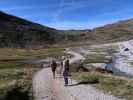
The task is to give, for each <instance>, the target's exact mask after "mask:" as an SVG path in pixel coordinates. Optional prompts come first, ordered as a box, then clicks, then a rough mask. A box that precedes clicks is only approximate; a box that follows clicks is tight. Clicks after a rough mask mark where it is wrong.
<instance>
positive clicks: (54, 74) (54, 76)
mask: <svg viewBox="0 0 133 100" xmlns="http://www.w3.org/2000/svg"><path fill="white" fill-rule="evenodd" d="M52 73H53V78H54V79H55V71H52Z"/></svg>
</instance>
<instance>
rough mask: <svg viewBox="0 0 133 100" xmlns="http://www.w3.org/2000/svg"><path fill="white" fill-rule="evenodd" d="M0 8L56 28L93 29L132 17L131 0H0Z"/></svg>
mask: <svg viewBox="0 0 133 100" xmlns="http://www.w3.org/2000/svg"><path fill="white" fill-rule="evenodd" d="M0 10H1V11H3V12H6V13H9V14H12V15H15V16H19V17H22V18H25V19H27V20H30V21H33V22H36V23H39V24H43V25H45V26H49V27H53V28H57V29H63V30H66V29H92V28H95V27H99V26H102V25H105V24H110V23H114V22H116V21H120V20H125V19H131V18H133V0H0Z"/></svg>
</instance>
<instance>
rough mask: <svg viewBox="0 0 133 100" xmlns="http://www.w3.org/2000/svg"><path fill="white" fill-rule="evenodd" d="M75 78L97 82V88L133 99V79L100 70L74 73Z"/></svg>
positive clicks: (129, 99)
mask: <svg viewBox="0 0 133 100" xmlns="http://www.w3.org/2000/svg"><path fill="white" fill-rule="evenodd" d="M73 78H74V79H76V80H78V81H79V82H82V81H84V82H88V83H91V84H92V83H95V84H94V86H95V87H96V88H98V89H100V90H103V91H105V92H109V93H111V94H113V95H115V96H117V97H120V98H125V99H126V100H132V98H133V80H130V79H127V78H123V77H115V76H112V75H111V74H107V73H106V74H105V73H104V74H103V73H99V72H83V73H74V74H73Z"/></svg>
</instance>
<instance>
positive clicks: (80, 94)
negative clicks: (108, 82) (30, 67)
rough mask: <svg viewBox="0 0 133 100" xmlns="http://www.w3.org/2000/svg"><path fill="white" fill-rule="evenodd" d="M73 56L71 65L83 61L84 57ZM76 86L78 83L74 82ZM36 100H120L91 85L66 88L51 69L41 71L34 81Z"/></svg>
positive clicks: (70, 52)
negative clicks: (53, 74)
mask: <svg viewBox="0 0 133 100" xmlns="http://www.w3.org/2000/svg"><path fill="white" fill-rule="evenodd" d="M68 53H69V54H73V56H74V57H73V58H72V59H71V60H70V62H71V63H74V62H75V61H78V60H80V59H83V56H82V55H80V54H78V53H76V52H73V51H69V52H68ZM72 84H76V82H74V81H73V82H72ZM72 84H70V85H72ZM33 91H34V100H120V99H118V98H116V97H114V96H112V95H109V94H105V93H103V92H102V91H98V90H97V89H95V88H94V87H92V86H90V85H77V86H68V87H64V82H63V78H60V77H59V75H58V76H57V78H56V79H53V78H52V73H51V70H50V68H45V69H42V70H41V71H39V72H38V73H37V74H36V75H35V77H34V79H33Z"/></svg>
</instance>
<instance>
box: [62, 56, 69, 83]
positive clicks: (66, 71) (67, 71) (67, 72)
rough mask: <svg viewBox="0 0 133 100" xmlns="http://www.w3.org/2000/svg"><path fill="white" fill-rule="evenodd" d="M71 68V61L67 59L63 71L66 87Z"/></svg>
mask: <svg viewBox="0 0 133 100" xmlns="http://www.w3.org/2000/svg"><path fill="white" fill-rule="evenodd" d="M69 67H70V64H69V60H68V59H67V60H66V61H65V64H64V71H63V76H64V81H65V86H67V85H68V76H69Z"/></svg>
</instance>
